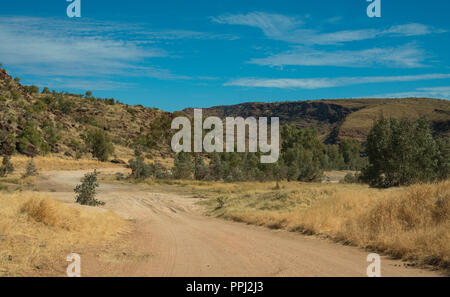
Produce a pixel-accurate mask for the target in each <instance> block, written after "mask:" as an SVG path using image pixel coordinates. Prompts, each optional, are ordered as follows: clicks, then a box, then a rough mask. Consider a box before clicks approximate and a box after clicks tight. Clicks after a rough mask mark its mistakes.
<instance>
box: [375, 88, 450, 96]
mask: <svg viewBox="0 0 450 297" xmlns="http://www.w3.org/2000/svg"><path fill="white" fill-rule="evenodd" d="M371 97H375V98H377V97H382V98H405V97H420V98H430V97H431V98H441V99H450V86H444V87H431V88H417V89H415V90H413V91H409V92H397V93H387V94H378V95H375V96H371Z"/></svg>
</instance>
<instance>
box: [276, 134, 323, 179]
mask: <svg viewBox="0 0 450 297" xmlns="http://www.w3.org/2000/svg"><path fill="white" fill-rule="evenodd" d="M282 139H283V142H282V154H281V156H282V159H283V161H284V163H285V164H289V165H288V176H287V178H288V180H298V181H306V182H312V181H319V180H320V179H321V178H322V175H323V171H322V168H321V160H322V159H323V157H324V155H325V152H326V149H325V146H324V145H323V144H322V143H321V141H320V140H319V138H318V134H317V131H315V130H310V129H302V130H297V129H296V128H295V127H293V126H288V125H286V126H284V127H283V130H282Z"/></svg>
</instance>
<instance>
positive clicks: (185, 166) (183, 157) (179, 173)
mask: <svg viewBox="0 0 450 297" xmlns="http://www.w3.org/2000/svg"><path fill="white" fill-rule="evenodd" d="M193 174H194V163H193V160H192V156H191V154H189V153H185V152H181V153H178V154H177V156H176V157H175V161H174V166H173V168H172V175H173V178H175V179H191V178H192V176H193Z"/></svg>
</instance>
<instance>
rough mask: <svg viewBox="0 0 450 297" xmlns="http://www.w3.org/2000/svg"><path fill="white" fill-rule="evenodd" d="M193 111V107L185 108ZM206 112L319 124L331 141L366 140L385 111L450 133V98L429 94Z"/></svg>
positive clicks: (243, 106) (256, 105)
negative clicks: (421, 119)
mask: <svg viewBox="0 0 450 297" xmlns="http://www.w3.org/2000/svg"><path fill="white" fill-rule="evenodd" d="M184 112H186V113H187V114H189V115H192V114H193V109H192V108H188V109H185V110H184ZM203 114H204V115H206V116H218V117H220V118H225V117H236V116H241V117H249V116H254V117H272V116H277V117H279V118H280V123H281V124H294V125H295V126H297V127H298V128H305V127H309V128H315V129H317V130H318V131H319V133H320V135H321V138H322V139H323V140H324V141H325V142H327V143H335V142H337V141H338V140H339V139H342V138H351V139H356V140H358V141H363V140H364V139H365V137H366V136H367V134H368V132H369V130H370V128H371V126H372V123H373V121H374V120H375V119H377V118H378V117H379V116H380V115H381V114H383V115H384V116H386V117H394V118H402V117H406V118H410V119H415V118H418V117H420V116H426V117H427V118H428V119H429V120H430V121H431V123H432V125H433V130H434V132H435V134H437V135H440V136H444V135H445V136H450V101H448V100H439V99H428V98H405V99H336V100H315V101H296V102H277V103H257V102H254V103H242V104H238V105H229V106H215V107H211V108H207V109H204V110H203Z"/></svg>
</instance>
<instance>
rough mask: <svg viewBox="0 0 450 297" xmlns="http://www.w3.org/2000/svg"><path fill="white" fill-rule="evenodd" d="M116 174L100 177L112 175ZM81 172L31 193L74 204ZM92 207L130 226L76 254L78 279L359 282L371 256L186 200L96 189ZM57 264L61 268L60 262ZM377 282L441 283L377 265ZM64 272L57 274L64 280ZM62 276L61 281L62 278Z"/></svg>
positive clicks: (152, 192)
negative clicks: (227, 216)
mask: <svg viewBox="0 0 450 297" xmlns="http://www.w3.org/2000/svg"><path fill="white" fill-rule="evenodd" d="M117 171H118V169H111V170H108V169H103V170H101V172H107V173H108V172H109V173H110V174H113V173H115V172H117ZM84 173H86V171H48V172H44V173H42V176H41V177H40V178H39V180H38V181H37V185H36V186H37V188H38V189H39V191H40V192H42V193H43V194H45V195H47V196H50V197H53V198H55V199H56V200H59V201H62V202H65V203H69V204H73V203H74V193H73V188H74V187H75V185H76V184H78V183H79V180H80V178H81V177H82V176H83V174H84ZM100 184H101V186H100V188H99V191H98V192H99V194H98V199H99V200H101V201H104V202H106V205H105V206H104V208H106V209H108V210H111V211H113V212H115V213H117V214H118V215H120V216H121V217H123V218H124V219H126V220H127V221H129V222H130V223H131V225H132V226H133V230H132V231H131V232H128V233H127V234H125V235H123V236H122V237H121V239H119V240H116V241H113V242H105V243H104V244H103V245H101V247H97V248H93V247H86V248H80V247H75V246H74V250H71V251H70V252H72V253H79V254H80V255H81V262H82V275H83V276H365V275H366V268H367V266H368V264H369V263H368V262H366V257H367V255H368V254H369V252H367V251H364V250H362V249H359V248H356V247H350V246H344V245H340V244H336V243H333V242H330V241H328V240H324V239H319V238H317V237H312V236H305V235H301V234H298V233H292V232H287V231H281V230H271V229H267V228H263V227H257V226H250V225H246V224H242V223H236V222H231V221H226V220H222V219H218V218H213V217H208V216H205V215H204V211H205V209H204V208H203V206H200V205H199V204H198V203H197V202H198V201H199V200H201V198H196V197H195V196H193V195H189V194H188V193H184V194H183V193H178V194H177V193H168V192H163V191H159V190H158V187H149V186H139V185H128V184H119V183H108V182H105V181H102V182H100ZM65 260H66V259H65V257H64V258H62V259H60V263H61V264H60V265H63V264H64V262H65ZM381 265H382V266H381V267H382V275H383V276H439V275H440V274H439V272H436V271H431V270H425V269H418V268H414V267H410V266H409V265H408V264H407V263H406V262H402V261H398V260H392V259H389V258H387V257H382V262H381ZM63 273H64V272H63V271H61V270H59V271H57V272H55V274H56V276H64V274H63ZM60 274H61V275H60Z"/></svg>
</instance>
